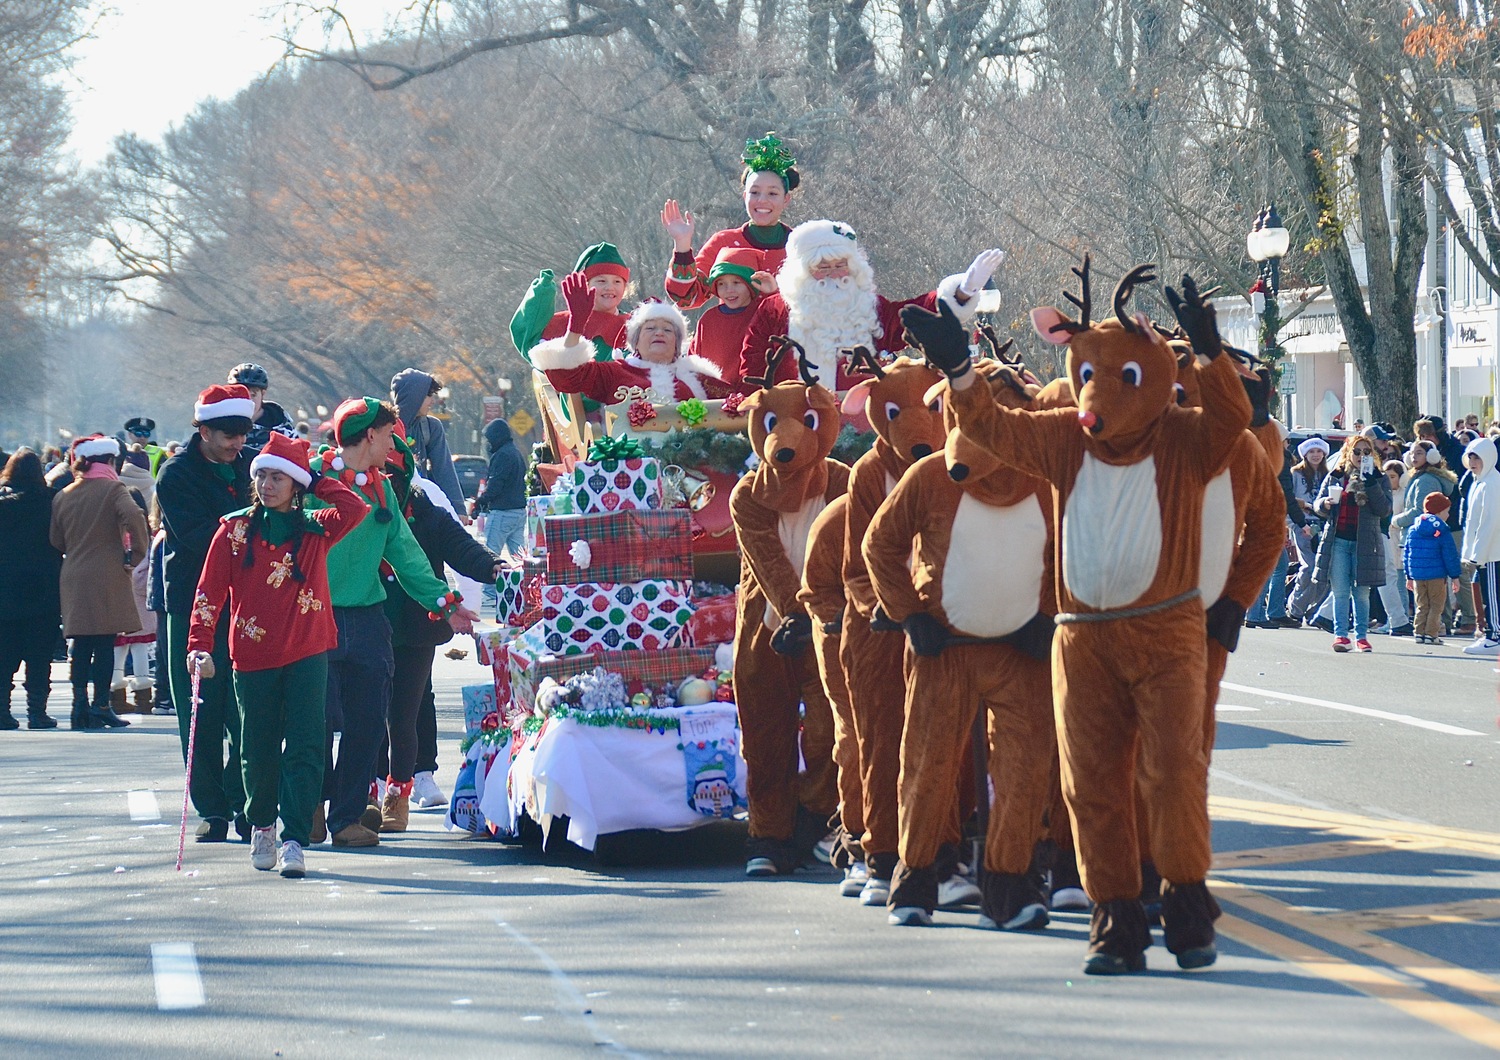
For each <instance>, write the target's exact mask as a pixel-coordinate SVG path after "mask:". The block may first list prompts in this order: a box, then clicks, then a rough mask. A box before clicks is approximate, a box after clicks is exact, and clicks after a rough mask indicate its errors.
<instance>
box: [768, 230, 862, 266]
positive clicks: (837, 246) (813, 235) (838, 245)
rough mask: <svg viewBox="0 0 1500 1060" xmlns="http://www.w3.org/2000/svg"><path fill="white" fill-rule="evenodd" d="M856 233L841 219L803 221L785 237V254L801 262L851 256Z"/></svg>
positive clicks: (857, 247) (856, 248) (857, 244)
mask: <svg viewBox="0 0 1500 1060" xmlns="http://www.w3.org/2000/svg"><path fill="white" fill-rule="evenodd" d="M858 238H859V237H858V236H857V235H855V232H854V229H852V228H850V227H849V226H848V225H846V224H844V223H843V222H842V221H803V222H802V223H801V224H800V225H798V226H797V227H796V228H794V229H792V234H791V235H789V236H787V239H786V256H787V258H788V259H790V260H795V261H800V262H801V263H802V264H803V265H804V266H810V265H812V264H813V263H814V262H817V261H821V260H822V259H824V258H844V257H852V256H854V254H856V253H857V252H858V251H859V242H858Z"/></svg>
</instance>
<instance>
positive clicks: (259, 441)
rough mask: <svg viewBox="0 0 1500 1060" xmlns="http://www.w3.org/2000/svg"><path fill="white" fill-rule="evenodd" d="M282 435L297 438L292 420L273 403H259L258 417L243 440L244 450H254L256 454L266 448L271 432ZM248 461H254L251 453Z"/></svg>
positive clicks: (253, 455) (284, 410)
mask: <svg viewBox="0 0 1500 1060" xmlns="http://www.w3.org/2000/svg"><path fill="white" fill-rule="evenodd" d="M272 431H275V432H276V433H277V434H284V435H286V436H287V437H288V438H295V437H297V430H296V428H295V427H293V426H292V418H291V417H290V416H288V415H287V414H286V409H284V408H282V407H281V406H280V405H278V404H276V402H274V401H262V402H261V403H260V415H259V416H257V417H256V418H255V422H254V423H253V424H251V425H250V433H249V435H247V436H246V438H245V448H247V449H254V450H255V452H256V453H258V452H260V451H261V450H262V449H264V448H265V447H266V443H267V442H268V441H270V440H271V432H272ZM250 459H252V460H254V459H255V454H254V453H252V454H251V456H250Z"/></svg>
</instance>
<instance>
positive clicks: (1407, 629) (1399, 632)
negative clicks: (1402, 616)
mask: <svg viewBox="0 0 1500 1060" xmlns="http://www.w3.org/2000/svg"><path fill="white" fill-rule="evenodd" d="M1411 634H1412V624H1411V623H1410V622H1408V623H1406V625H1404V626H1397V627H1396V628H1395V629H1393V630H1391V636H1393V637H1409V636H1411Z"/></svg>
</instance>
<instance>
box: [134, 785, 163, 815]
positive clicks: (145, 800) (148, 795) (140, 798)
mask: <svg viewBox="0 0 1500 1060" xmlns="http://www.w3.org/2000/svg"><path fill="white" fill-rule="evenodd" d="M125 803H126V805H127V806H129V807H130V819H131V820H132V821H160V820H161V807H160V806H158V805H156V792H154V791H151V790H150V789H148V788H140V789H137V790H135V791H127V792H126V793H125Z"/></svg>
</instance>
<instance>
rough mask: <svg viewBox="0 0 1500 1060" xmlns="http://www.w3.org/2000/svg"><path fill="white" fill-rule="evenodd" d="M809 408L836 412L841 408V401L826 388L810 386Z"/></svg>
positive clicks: (808, 392)
mask: <svg viewBox="0 0 1500 1060" xmlns="http://www.w3.org/2000/svg"><path fill="white" fill-rule="evenodd" d="M807 407H808V408H810V409H829V410H835V409H837V408H838V407H839V399H838V397H837V396H836V395H835V394H834V392H833V391H832V390H829V389H828V388H827V387H825V386H810V387H808V388H807ZM861 408H863V406H861Z"/></svg>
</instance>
